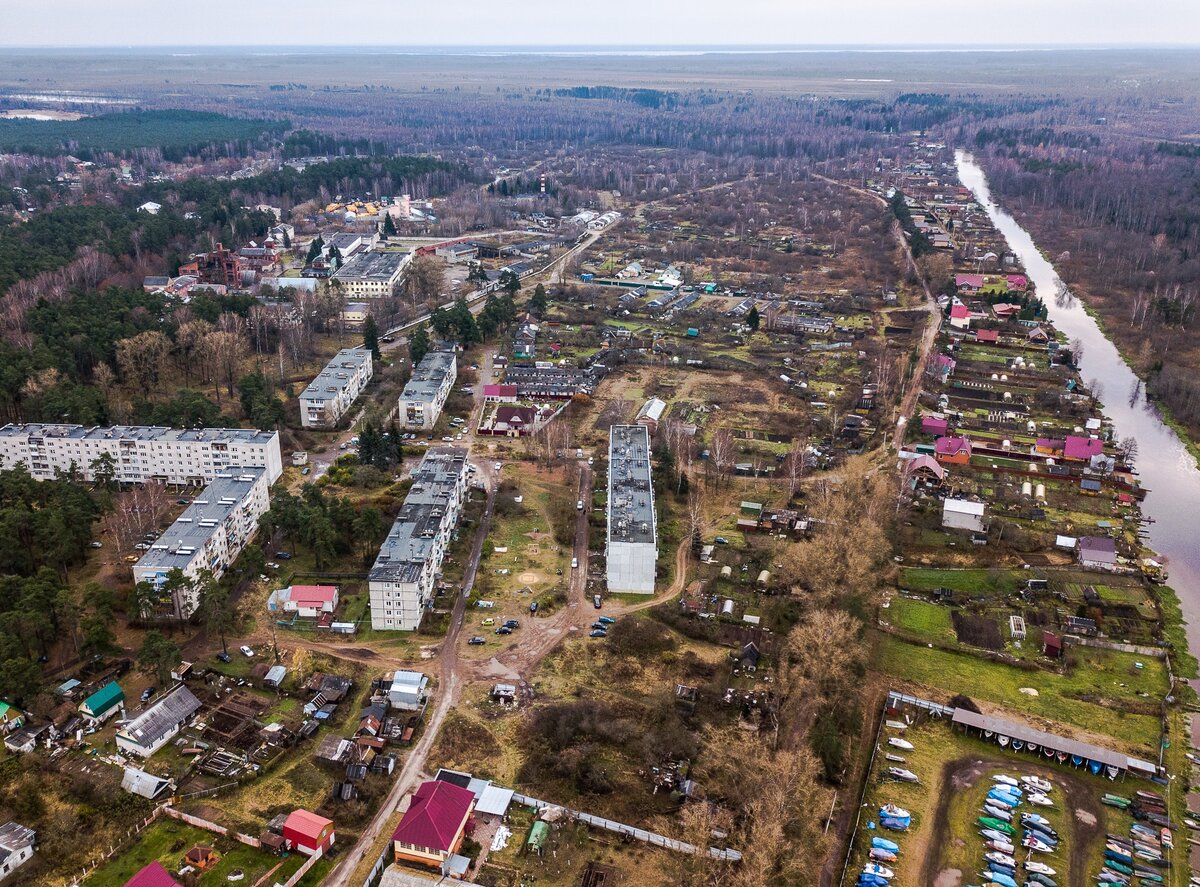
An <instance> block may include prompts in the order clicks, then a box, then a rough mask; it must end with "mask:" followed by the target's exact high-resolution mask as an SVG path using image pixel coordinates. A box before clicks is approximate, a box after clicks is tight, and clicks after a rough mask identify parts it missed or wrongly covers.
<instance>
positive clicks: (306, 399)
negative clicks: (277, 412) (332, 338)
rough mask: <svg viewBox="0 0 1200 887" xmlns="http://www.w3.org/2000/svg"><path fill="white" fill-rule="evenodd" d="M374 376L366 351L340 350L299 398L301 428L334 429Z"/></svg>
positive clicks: (372, 366)
mask: <svg viewBox="0 0 1200 887" xmlns="http://www.w3.org/2000/svg"><path fill="white" fill-rule="evenodd" d="M374 372H375V366H374V362H373V361H372V360H371V352H370V351H368V350H367V349H366V348H361V347H359V348H343V349H342V350H341V351H339V352H338V353H337V354H335V355H334V357H333V360H331V361H329V363H327V364H325V369H323V370H321V373H320V375H318V376H317V377H316V378H315V379H313V380H312V381H311V382H310V383H309V384H308V387H307V388H305V389H304V392H303V393H302V394H301V395H300V424H301V425H303V426H304V427H305V428H333V427H335V426H336V425H337V423H338V422H339V421H341V418H342V416H344V415H346V412H347V411H348V410H349V409H350V406H351V405H352V404H353V403H354V401H355V400H357V399H358V395H359V394H360V393H362V390H363V389H364V388H366V387H367V383H368V382H369V381H371V376H372V375H374Z"/></svg>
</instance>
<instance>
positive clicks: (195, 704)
mask: <svg viewBox="0 0 1200 887" xmlns="http://www.w3.org/2000/svg"><path fill="white" fill-rule="evenodd" d="M199 710H200V700H199V699H197V698H196V697H195V696H194V695H193V694H192V691H191V690H189V689H188V688H187V687H185V686H183V685H182V684H180V685H179V686H177V687H175V688H174V689H172V690H171V691H169V692H168V693H167V694H166V695H165V696H163V697H162V698H160V699H159V700H158V701H157V702H155V703H154V704H153V705H151V706H150V707H149V708H145V709H142V711H140V712H139V713H137V714H136V715H134V716H133V717H132V718H130V719H129V720H128V721H126V722H125V724H124V726H122V727H121V729H120V730H119V731H117V748H119V749H120V750H121V751H123V752H128V753H130V754H135V755H137V756H138V757H142V758H148V757H150V755H152V754H154V753H155V752H156V751H158V750H159V749H160V748H162V747H163V746H164V745H166V744H167V742H168V741H170V740H171V739H173V738H174V737H175V736H176V735H177V734H178V733H179V731H180V729H181V728H182V727H183V725H184V724H185V723H187V722H188V721H189V720H190V719H191V717H192V716H193V715H194V714H195V713H196V712H197V711H199Z"/></svg>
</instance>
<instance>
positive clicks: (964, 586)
mask: <svg viewBox="0 0 1200 887" xmlns="http://www.w3.org/2000/svg"><path fill="white" fill-rule="evenodd" d="M1023 580H1024V576H1023V574H1022V573H1020V572H1019V571H1016V570H1001V569H995V570H939V569H935V568H928V567H907V568H905V569H903V570H901V571H900V583H899V584H900V587H901V588H907V589H911V590H912V591H933V590H934V589H935V588H949V589H952V590H954V591H962V592H966V593H967V594H972V595H987V594H1005V593H1008V592H1011V591H1015V590H1016V589H1017V588H1019V587H1020V586H1021V584H1022V582H1023Z"/></svg>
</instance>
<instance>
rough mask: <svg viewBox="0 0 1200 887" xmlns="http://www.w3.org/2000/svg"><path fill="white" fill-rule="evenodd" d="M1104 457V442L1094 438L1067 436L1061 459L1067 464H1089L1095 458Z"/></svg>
mask: <svg viewBox="0 0 1200 887" xmlns="http://www.w3.org/2000/svg"><path fill="white" fill-rule="evenodd" d="M1103 455H1104V441H1102V440H1099V439H1098V438H1095V437H1081V436H1079V435H1077V434H1068V435H1067V439H1066V442H1065V443H1064V445H1063V458H1064V459H1066V460H1067V461H1068V462H1090V461H1091V460H1092V458H1093V457H1095V456H1103Z"/></svg>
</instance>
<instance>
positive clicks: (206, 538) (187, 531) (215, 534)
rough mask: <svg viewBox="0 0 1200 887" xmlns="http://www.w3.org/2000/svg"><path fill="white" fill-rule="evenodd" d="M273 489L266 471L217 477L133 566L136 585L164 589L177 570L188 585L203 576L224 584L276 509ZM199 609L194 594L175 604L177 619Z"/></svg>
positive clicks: (182, 596)
mask: <svg viewBox="0 0 1200 887" xmlns="http://www.w3.org/2000/svg"><path fill="white" fill-rule="evenodd" d="M268 488H269V485H268V483H267V475H266V471H265V469H262V468H245V469H240V468H236V469H233V470H231V471H229V472H226V473H222V474H219V475H217V477H216V478H214V479H213V482H212V483H210V484H209V485H208V486H207V487H205V488H204V490H203V491H202V492H201V493H200V495H198V496H197V497H196V499H195V500H194V501H193V502H192V504H191V505H189V506H188V507H187V508H186V509H184V512H183V514H181V515H180V516H179V517H178V518H177V519H176V521H175V523H173V524H171V526H170V527H168V528H167V531H166V532H165V533H163V534H162V535H161V536H160V537H159V538H158V541H157V542H155V543H154V545H152V546H151V548H150V550H149V551H147V552H146V553H145V554H144V555H143V556H142V558H141V560H139V561H138V562H137V563H136V564H134V565H133V581H134V582H149V583H151V584H152V585H154V586H160V585H162V583H163V582H165V581H166V579H167V574H169V573H170V572H171V570H175V569H178V570H180V571H182V572H183V575H184V576H186V577H188V578H189V579H195V578H196V577H197V576H199V574H200V572H201V571H202V570H209V571H211V572H212V574H213V576H214V577H216V578H218V579H219V578H220V577H221V576H222V575H223V574H224V573H225V570H226V569H228V567H229V565H230V564H232V563H233V562H234V560H235V559H236V558H237V556H238V555H239V554H241V552H242V549H243V548H245V547H246V545H247V544H248V543H249V542H250V540H251V539H253V538H254V534H255V532H256V531H257V530H258V519H259V518H260V517H261V516H262V515H264V514H266V512H267V510H268V509H269V508H270V507H271V501H270V497H269V496H268V493H267V490H268ZM198 604H199V599H198V596H197V594H196V592H194V591H192V590H187V591H184V592H181V593H180V594H179V599H178V600H175V601H173V602H172V605H173V607H174V612H175V615H177V616H179V617H181V618H184V619H186V618H188V617H189V616H191V615H192V613H194V612H195V611H196V607H197V605H198Z"/></svg>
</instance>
